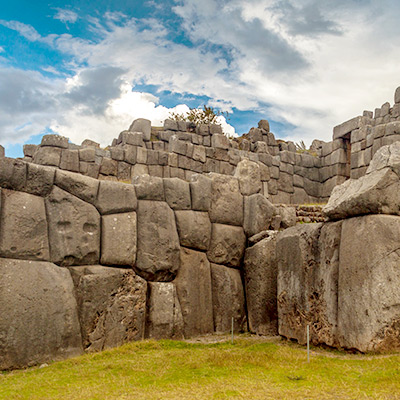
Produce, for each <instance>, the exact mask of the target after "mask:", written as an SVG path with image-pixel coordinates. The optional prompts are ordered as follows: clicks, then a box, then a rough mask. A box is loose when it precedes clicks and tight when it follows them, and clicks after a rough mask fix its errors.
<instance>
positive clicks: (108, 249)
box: [101, 212, 137, 266]
mask: <svg viewBox="0 0 400 400" xmlns="http://www.w3.org/2000/svg"><path fill="white" fill-rule="evenodd" d="M101 228H102V229H101V263H102V264H104V265H130V266H133V265H134V264H135V260H136V243H137V229H136V213H135V212H130V213H122V214H112V215H104V216H103V217H102V224H101Z"/></svg>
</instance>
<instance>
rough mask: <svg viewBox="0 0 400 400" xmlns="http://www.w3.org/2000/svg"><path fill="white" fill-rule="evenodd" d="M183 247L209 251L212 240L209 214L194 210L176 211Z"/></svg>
mask: <svg viewBox="0 0 400 400" xmlns="http://www.w3.org/2000/svg"><path fill="white" fill-rule="evenodd" d="M175 217H176V225H177V228H178V234H179V240H180V243H181V246H184V247H190V248H193V249H198V250H205V251H207V250H208V248H209V246H210V239H211V222H210V218H209V216H208V213H206V212H201V211H192V210H181V211H175Z"/></svg>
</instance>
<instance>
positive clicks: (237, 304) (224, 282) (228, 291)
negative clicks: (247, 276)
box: [211, 264, 246, 333]
mask: <svg viewBox="0 0 400 400" xmlns="http://www.w3.org/2000/svg"><path fill="white" fill-rule="evenodd" d="M211 279H212V300H213V314H214V327H215V332H219V333H224V332H230V331H231V329H232V318H233V329H234V331H235V332H240V331H243V330H244V329H245V324H246V312H245V305H244V291H243V284H242V278H241V276H240V271H238V270H236V269H233V268H228V267H225V266H223V265H217V264H211Z"/></svg>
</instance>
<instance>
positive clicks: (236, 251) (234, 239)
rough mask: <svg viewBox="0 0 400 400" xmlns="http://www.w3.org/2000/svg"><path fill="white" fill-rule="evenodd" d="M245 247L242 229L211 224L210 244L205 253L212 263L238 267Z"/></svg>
mask: <svg viewBox="0 0 400 400" xmlns="http://www.w3.org/2000/svg"><path fill="white" fill-rule="evenodd" d="M245 245H246V235H245V234H244V231H243V228H241V227H239V226H230V225H222V224H212V233H211V244H210V249H209V250H208V252H207V257H208V259H209V260H210V261H211V262H213V263H218V264H224V265H227V266H230V267H239V266H240V263H241V261H242V258H243V255H244V250H245Z"/></svg>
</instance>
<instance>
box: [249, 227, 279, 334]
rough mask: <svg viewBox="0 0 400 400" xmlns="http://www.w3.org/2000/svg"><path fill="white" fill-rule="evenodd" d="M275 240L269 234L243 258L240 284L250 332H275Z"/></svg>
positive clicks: (273, 236)
mask: <svg viewBox="0 0 400 400" xmlns="http://www.w3.org/2000/svg"><path fill="white" fill-rule="evenodd" d="M275 248H276V238H275V233H271V234H270V235H269V236H268V237H267V238H265V239H263V240H261V241H260V242H258V243H257V244H255V245H254V246H252V247H249V248H247V249H246V253H245V257H244V267H243V268H244V283H245V291H246V304H247V315H248V324H249V329H250V332H252V333H256V334H259V335H276V334H277V333H278V315H277V289H276V284H277V266H276V260H275Z"/></svg>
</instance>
